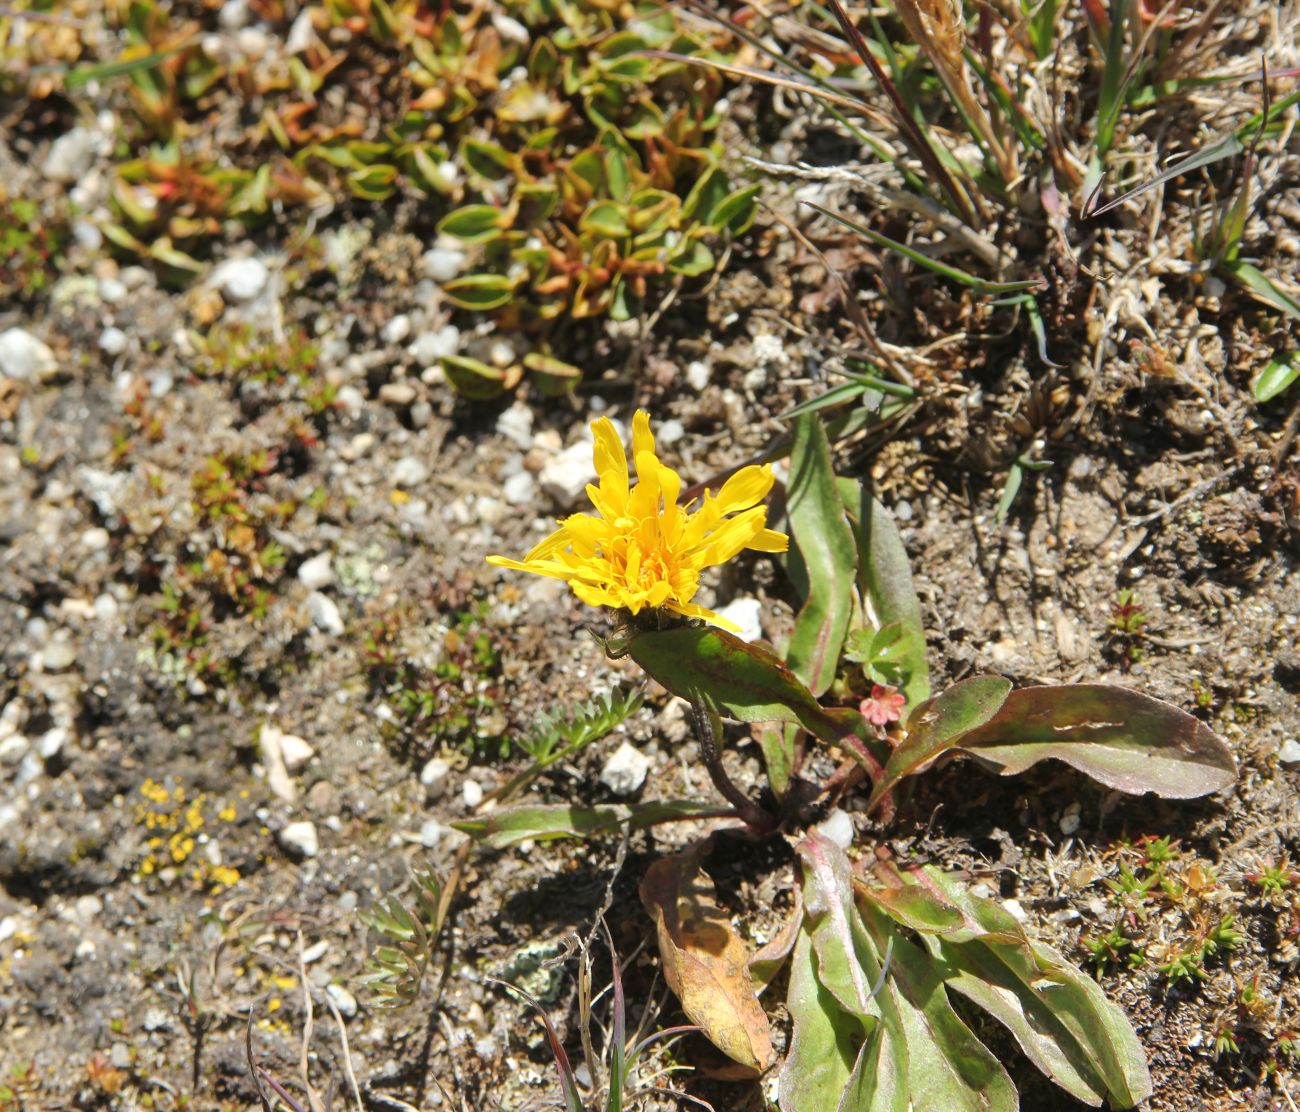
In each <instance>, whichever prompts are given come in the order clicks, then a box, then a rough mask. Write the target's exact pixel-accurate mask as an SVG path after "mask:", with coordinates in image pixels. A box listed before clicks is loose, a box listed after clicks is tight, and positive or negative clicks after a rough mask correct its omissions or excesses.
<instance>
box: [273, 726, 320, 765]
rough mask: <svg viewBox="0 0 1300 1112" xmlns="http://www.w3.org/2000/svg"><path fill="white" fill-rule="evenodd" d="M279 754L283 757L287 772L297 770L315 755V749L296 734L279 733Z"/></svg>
mask: <svg viewBox="0 0 1300 1112" xmlns="http://www.w3.org/2000/svg"><path fill="white" fill-rule="evenodd" d="M280 754H281V756H282V757H283V758H284V767H285V768H286V769H287V770H288V771H289V772H297V771H298V770H299V769H301V768H304V767H305V766H306V764H307V762H308V761H310V760H311V759H312V757H314V756H316V750H315V749H313V748H312V747H311V743H310V742H308V741H307V740H306V739H304V738H300V737H299V736H298V735H297V734H281V735H280Z"/></svg>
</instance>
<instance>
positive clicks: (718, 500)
mask: <svg viewBox="0 0 1300 1112" xmlns="http://www.w3.org/2000/svg"><path fill="white" fill-rule="evenodd" d="M591 431H592V433H593V434H594V436H595V451H594V455H595V463H596V475H597V476H598V478H599V480H600V482H599V485H595V484H588V486H587V496H588V497H589V498H590V499H591V504H592V505H593V506H595V508H596V511H597V514H598V515H599V516H593V515H592V514H574V515H573V516H571V517H566V518H564V519H563V520H562V521H561V522H560V527H559V529H557V530H556V531H555V532H554V533H552V534H551V535H550V536H549V537H547V538H546V540H544V541H542V542H541V544H539V545H537V547H536V548H534V549H533V550H532V551H531V552H530V553H528V555H527V556H526V557H524V559H523V560H522V561H521V560H511V559H508V558H506V557H505V556H489V557H488V563H489V564H495V565H496V566H497V567H501V568H514V569H515V570H516V571H528V572H532V573H533V574H534V575H546V576H550V577H551V578H553V579H564V580H566V581H567V582H568V584H569V586H570V587H571V588H572V589H573V593H574V594H575V595H577V596H578V597H579V598H580V599H582V601H583V602H586V603H589V604H590V605H592V606H614V607H622V608H625V609H627V610H629V611H631V612H632V613H633V614H639V613H640V612H641V611H642V610H645V609H655V608H657V607H663V608H665V609H667V610H672V611H674V612H675V613H677V614H682V615H684V616H685V617H688V618H703V619H704V620H705V621H707V622H712V623H713V624H714V625H719V626H723V627H724V628H726V629H732V630H734V629H736V626H735V625H733V624H732V623H731V622H729V621H727V620H726V619H725V618H723V617H720V616H719V615H717V614H715V613H713V611H712V610H706V609H705V608H704V607H703V606H697V605H696V604H695V603H693V602H691V599H692V598H694V597H695V592H696V591H697V590H698V589H699V586H700V572H701V571H702V570H703V569H704V568H708V567H713V566H714V565H716V564H725V563H726V562H727V561H728V560H730V559H732V558H733V557H735V556H737V555H738V554H739V553H740V552H741V551H742V550H743V549H746V548H752V549H755V550H756V551H758V552H784V551H785V550H786V548H787V546H788V545H789V543H790V538H789V537H787V536H786V535H785V534H784V533H778V532H776V531H775V530H773V529H768V528H767V527H766V525H767V509H766V508H765V507H763V506H760V505H757V504H756V503H758V502H761V501H762V500H763V499H764V498H765V497H767V492H768V491H769V490H771V489H772V484H773V483H774V482H775V481H776V479H775V476H774V475H773V474H772V469H771V468H770V467H768V466H767V465H766V464H764V465H763V466H762V467H743V468H741V469H740V470H739V471H737V472H736V474H734V475H733V476H732V477H731V478H730V479H728V480H727V481H726V483H725V484H723V487H722V489H721V490H720V491H718V493H717V495H716V496H715V495H714V494H712V493H711V492H706V493H705V495H704V501H703V503H702V504H701V505H700V506H699V507H698V508H697V509H695V510H694V511H693V512H692V510H691V506H693V505H694V504H695V503H694V501H693V500H692V501H691V502H689V503H687V504H686V505H685V506H679V505H678V504H677V497H678V495H679V494H680V493H681V489H682V479H681V476H680V475H678V474H677V472H676V471H674V470H673V469H672V468H671V467H668V466H667V465H665V464H664V463H662V462H660V460H659V457H658V456H656V455H655V441H654V436H653V435H652V434H651V432H650V415H649V414H648V413H646V412H645V411H644V410H638V411H637V414H636V416H635V417H634V418H633V419H632V455H633V462H634V463H635V465H636V473H637V479H638V482H637V484H636V486H634V487H632V488H631V489H629V488H628V469H627V454H626V453H625V452H624V450H623V445H622V443H621V442H620V441H619V439H618V433H617V432H615V430H614V425H613V422H611V421H610V420H609V418H608V417H602V418H600V420H598V421H594V422H593V423H592V426H591Z"/></svg>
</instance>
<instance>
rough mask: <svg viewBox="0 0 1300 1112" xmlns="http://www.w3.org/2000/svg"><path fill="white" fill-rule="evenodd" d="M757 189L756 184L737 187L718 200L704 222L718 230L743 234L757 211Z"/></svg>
mask: <svg viewBox="0 0 1300 1112" xmlns="http://www.w3.org/2000/svg"><path fill="white" fill-rule="evenodd" d="M758 190H759V187H758V186H757V185H751V186H747V187H746V188H744V189H737V190H736V191H735V192H734V193H728V194H727V195H726V196H725V197H724V198H723V199H722V200H721V201H719V202H718V204H717V206H716V207H715V208H714V210H713V211H712V212H711V213H710V214H709V216H708V219H707V220H705V221H704V223H705V224H707V225H708V226H709V227H710V228H717V229H718V230H719V231H721V230H723V229H725V230H726V231H728V232H730V233H731V234H732V235H733V236H738V235H743V234H744V233H745V232H747V231H749V227H750V225H751V224H753V223H754V217H755V216H756V215H757V213H758V206H757V205H756V204H755V203H754V198H756V197H757V196H758Z"/></svg>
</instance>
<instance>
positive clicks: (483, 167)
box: [460, 139, 519, 181]
mask: <svg viewBox="0 0 1300 1112" xmlns="http://www.w3.org/2000/svg"><path fill="white" fill-rule="evenodd" d="M460 158H461V161H462V162H463V163H464V164H465V168H466V169H467V170H468V171H469V172H470V173H471V174H473V175H474V176H475V177H478V178H482V179H485V180H487V181H500V180H501V179H502V178H507V177H511V176H513V175H515V174H516V173H517V171H518V164H519V159H518V156H516V155H513V154H511V153H510V152H509V151H507V150H506V149H505V148H504V147H502V146H500V145H498V144H496V143H488V142H485V141H483V140H481V139H465V140H464V141H463V142H462V143H461V145H460Z"/></svg>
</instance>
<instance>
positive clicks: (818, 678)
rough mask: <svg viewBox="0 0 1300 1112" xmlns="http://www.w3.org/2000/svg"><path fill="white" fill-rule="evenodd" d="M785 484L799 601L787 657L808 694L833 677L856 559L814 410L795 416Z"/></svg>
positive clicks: (850, 604) (821, 689) (822, 430)
mask: <svg viewBox="0 0 1300 1112" xmlns="http://www.w3.org/2000/svg"><path fill="white" fill-rule="evenodd" d="M787 489H788V491H789V498H788V502H787V506H788V512H789V515H790V534H791V540H792V542H793V544H792V546H791V552H790V558H789V567H790V575H791V578H792V579H793V580H794V584H795V589H796V590H797V591H798V592H799V594H800V595H801V596H802V597H803V600H804V604H803V606H802V607H801V608H800V610H799V616H798V617H797V618H796V619H795V625H794V633H793V634H792V635H791V637H790V646H789V648H788V649H787V651H786V654H785V655H786V662H787V663H788V664H789V665H790V667H791V668H792V669H793V670H794V673H795V675H797V676H798V677H799V678H800V679H801V680H803V682H804V683H806V684H807V685H808V687H809V689H810V690H811V691H812V693H813V694H814V695H820V694H822V693H823V692H824V691H825V690H826V689H827V688H828V687H830V685H831V683H832V682H833V681H834V679H835V670H836V666H837V665H838V664H839V658H840V650H841V649H842V648H843V646H844V636H845V634H846V633H848V629H849V619H850V618H851V617H852V615H853V577H854V575H855V573H856V571H857V562H858V561H857V548H856V545H855V544H854V543H853V532H852V530H850V529H849V525H848V522H847V521H846V520H845V518H844V508H843V507H842V506H841V505H840V500H839V497H838V495H837V493H836V489H835V472H834V470H832V468H831V449H830V444H829V443H828V442H827V440H826V430H825V428H823V426H822V423H821V420H820V419H819V418H818V417H817V416H816V415H815V414H811V413H810V414H807V415H806V416H804V417H800V418H799V419H798V420H797V421H796V422H795V425H794V447H793V449H792V450H791V452H790V478H789V480H788V483H787Z"/></svg>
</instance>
